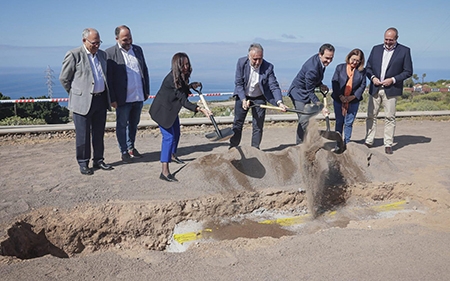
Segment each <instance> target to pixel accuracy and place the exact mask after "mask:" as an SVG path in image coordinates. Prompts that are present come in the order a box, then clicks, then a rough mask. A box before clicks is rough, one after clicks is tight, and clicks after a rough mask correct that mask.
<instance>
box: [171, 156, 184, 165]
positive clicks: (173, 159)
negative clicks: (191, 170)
mask: <svg viewBox="0 0 450 281" xmlns="http://www.w3.org/2000/svg"><path fill="white" fill-rule="evenodd" d="M172 161H173V162H175V163H177V164H184V161H183V160H181V159H180V158H178V157H176V156H174V157H172Z"/></svg>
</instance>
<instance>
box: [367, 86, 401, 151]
mask: <svg viewBox="0 0 450 281" xmlns="http://www.w3.org/2000/svg"><path fill="white" fill-rule="evenodd" d="M381 105H383V108H384V112H385V114H386V117H385V119H384V146H386V147H388V146H389V147H390V146H392V145H393V143H394V133H395V106H396V105H397V97H388V96H386V93H385V91H384V89H382V88H381V89H380V90H379V91H378V92H377V93H375V94H374V95H371V96H370V97H369V104H368V108H367V119H366V143H367V144H370V145H373V141H374V139H375V133H376V132H377V116H378V113H379V112H380V107H381Z"/></svg>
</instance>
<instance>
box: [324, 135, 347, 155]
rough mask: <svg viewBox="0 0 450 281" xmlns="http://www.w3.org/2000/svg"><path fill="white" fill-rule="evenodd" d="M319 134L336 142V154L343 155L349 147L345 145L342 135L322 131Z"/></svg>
mask: <svg viewBox="0 0 450 281" xmlns="http://www.w3.org/2000/svg"><path fill="white" fill-rule="evenodd" d="M319 134H320V135H321V136H322V137H324V138H326V139H328V140H332V141H335V142H336V149H335V150H333V152H334V153H336V154H341V153H343V152H344V151H345V150H346V148H347V146H346V145H345V143H344V140H343V139H342V136H341V133H339V132H332V131H323V130H322V131H319Z"/></svg>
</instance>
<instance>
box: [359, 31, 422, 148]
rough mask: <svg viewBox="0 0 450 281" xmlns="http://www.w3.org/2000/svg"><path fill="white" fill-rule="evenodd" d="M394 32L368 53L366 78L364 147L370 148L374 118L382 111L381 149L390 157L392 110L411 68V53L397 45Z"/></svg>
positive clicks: (411, 71)
mask: <svg viewBox="0 0 450 281" xmlns="http://www.w3.org/2000/svg"><path fill="white" fill-rule="evenodd" d="M397 39H398V31H397V29H396V28H393V27H391V28H388V29H387V30H386V32H385V33H384V44H380V45H376V46H374V47H373V48H372V51H371V52H370V56H369V59H368V61H367V67H366V70H367V72H366V74H367V78H369V79H370V88H369V94H370V97H369V104H368V108H367V120H366V141H365V143H366V146H367V147H369V148H370V147H372V145H373V142H374V139H375V133H376V129H377V120H376V118H377V116H378V113H379V111H380V107H381V105H383V107H384V112H385V114H386V117H385V125H384V147H385V152H386V154H392V153H393V152H392V144H393V142H394V132H395V112H396V109H395V106H396V104H397V97H398V96H401V95H402V93H403V81H404V80H405V79H408V78H409V77H411V75H412V73H413V65H412V59H411V51H410V49H409V48H408V47H406V46H403V45H401V44H398V43H397Z"/></svg>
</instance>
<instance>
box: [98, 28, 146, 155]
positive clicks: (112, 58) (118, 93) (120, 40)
mask: <svg viewBox="0 0 450 281" xmlns="http://www.w3.org/2000/svg"><path fill="white" fill-rule="evenodd" d="M115 35H116V41H117V44H115V45H114V46H112V47H110V48H108V49H106V53H107V55H108V84H109V90H110V91H109V92H110V97H111V106H112V107H114V108H115V109H116V136H117V141H118V143H119V149H120V152H121V158H122V161H123V162H124V163H130V162H131V159H132V158H141V157H142V155H141V154H140V153H139V152H138V151H137V149H136V147H135V145H134V143H135V141H136V133H137V128H138V124H139V121H140V120H141V112H142V106H143V104H144V101H146V100H147V99H148V96H149V94H150V85H149V81H150V79H149V75H148V68H147V64H146V63H145V58H144V52H143V51H142V49H141V47H139V46H137V45H134V44H133V38H132V36H131V31H130V29H129V28H128V27H127V26H126V25H121V26H118V27H116V30H115Z"/></svg>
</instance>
